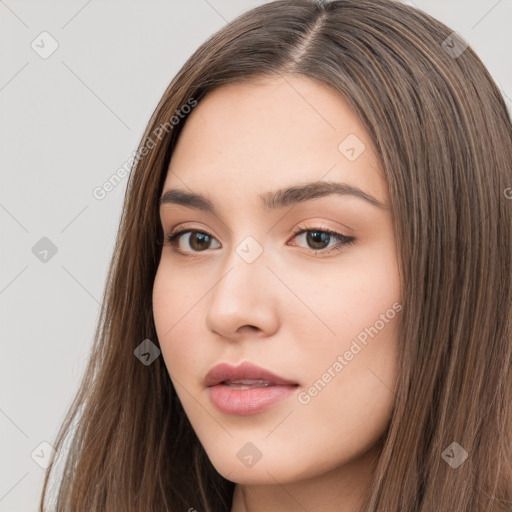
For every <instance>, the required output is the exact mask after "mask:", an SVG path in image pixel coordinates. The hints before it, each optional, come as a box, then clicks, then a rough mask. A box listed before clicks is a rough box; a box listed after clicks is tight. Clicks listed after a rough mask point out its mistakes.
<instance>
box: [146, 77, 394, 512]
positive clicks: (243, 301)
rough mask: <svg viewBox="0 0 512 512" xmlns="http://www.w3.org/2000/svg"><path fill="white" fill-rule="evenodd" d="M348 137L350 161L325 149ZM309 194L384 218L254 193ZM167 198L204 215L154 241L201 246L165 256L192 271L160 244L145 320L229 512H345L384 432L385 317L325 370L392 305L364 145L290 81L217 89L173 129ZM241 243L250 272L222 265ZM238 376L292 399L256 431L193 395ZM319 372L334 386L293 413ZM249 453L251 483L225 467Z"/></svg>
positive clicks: (170, 224) (241, 470) (310, 91)
mask: <svg viewBox="0 0 512 512" xmlns="http://www.w3.org/2000/svg"><path fill="white" fill-rule="evenodd" d="M349 134H356V135H357V137H358V138H359V139H360V140H361V141H362V142H363V143H364V144H365V146H366V148H365V149H364V151H363V152H362V153H361V154H360V155H359V156H358V157H357V158H356V159H355V160H354V161H350V160H349V159H348V158H347V157H346V156H345V154H343V153H342V152H341V151H340V150H339V149H338V146H339V144H340V143H341V142H342V141H343V140H344V139H345V137H347V136H348V135H349ZM308 181H335V182H339V183H348V184H350V185H353V186H356V187H359V188H360V189H362V190H363V191H364V192H366V193H367V194H370V195H371V196H373V197H374V198H376V199H377V200H378V201H380V202H381V203H382V204H383V205H384V206H385V208H378V207H376V206H373V205H372V204H370V203H368V202H366V201H364V200H362V199H360V198H357V197H353V196H349V195H328V196H324V197H320V198H316V199H313V200H309V201H306V202H303V203H299V204H296V205H294V206H288V207H285V208H282V209H280V210H275V211H271V210H268V211H267V210H264V209H263V208H262V207H261V205H260V202H259V199H258V194H259V193H262V192H267V191H273V190H276V189H279V188H282V187H286V186H291V185H297V184H301V183H304V182H308ZM170 188H179V189H181V190H186V191H189V192H190V191H193V192H197V193H201V194H203V195H206V196H207V197H209V198H210V200H211V201H212V202H213V203H214V205H215V207H216V208H217V209H218V215H213V214H211V213H207V212H203V211H200V210H194V209H191V208H188V207H186V206H183V205H173V204H165V205H163V206H162V207H161V210H160V214H161V222H162V228H163V231H164V235H168V234H169V233H170V232H171V230H174V231H176V230H177V229H176V228H179V229H182V228H189V229H196V230H203V231H205V232H207V233H208V234H210V236H211V237H212V238H211V239H209V240H210V242H209V245H208V239H207V241H206V242H205V241H204V239H203V240H202V241H201V240H199V242H200V243H197V236H196V237H195V240H194V239H193V237H194V233H190V232H189V233H185V234H182V235H181V238H180V239H179V241H178V244H179V245H178V247H180V248H181V249H182V250H183V251H185V252H186V253H188V254H191V255H192V256H185V255H182V254H179V253H178V252H176V251H174V250H173V248H172V246H171V245H170V244H169V243H165V244H164V246H163V247H162V254H161V260H160V263H159V267H158V271H157V274H156V277H155V282H154V289H153V308H154V319H155V325H156V329H157V334H158V339H159V341H160V344H161V348H162V357H163V358H164V361H165V364H166V366H167V369H168V372H169V375H170V378H171V380H172V383H173V385H174V387H175V389H176V392H177V394H178V396H179V398H180V400H181V403H182V405H183V408H184V410H185V412H186V414H187V416H188V418H189V420H190V422H191V424H192V427H193V428H194V430H195V432H196V434H197V436H198V438H199V440H200V441H201V443H202V445H203V446H204V449H205V451H206V453H207V454H208V457H209V458H210V460H211V462H212V464H213V465H214V467H215V468H216V470H217V471H218V472H219V473H220V474H221V475H222V476H224V477H225V478H227V479H229V480H231V481H233V482H236V483H237V486H236V488H235V493H234V498H233V507H232V512H242V511H250V512H257V511H268V510H280V511H299V510H300V511H303V510H304V509H306V510H308V511H310V512H314V511H322V512H327V511H334V510H336V511H337V512H340V511H341V512H353V511H355V510H356V509H357V504H358V503H359V500H360V499H361V498H362V496H363V492H364V487H365V486H366V485H368V484H369V483H370V480H371V475H372V470H373V468H374V465H375V462H376V459H377V457H378V455H379V449H378V447H377V446H376V442H377V440H378V439H379V437H380V436H381V435H382V434H383V433H384V432H385V430H386V428H387V426H388V424H389V420H390V416H391V406H392V400H393V389H394V386H395V382H396V377H397V361H398V347H397V333H398V330H397V320H398V318H399V315H400V313H398V312H397V313H396V315H394V318H393V319H390V318H389V316H390V314H389V315H388V316H386V319H387V322H384V327H383V328H381V329H380V330H378V334H376V335H374V336H373V337H368V340H367V344H366V345H364V344H362V343H358V345H359V346H360V347H361V350H360V351H359V352H358V353H357V354H356V355H354V356H353V358H352V359H351V360H350V361H346V359H345V362H346V363H347V364H346V366H343V369H342V370H341V371H338V372H335V371H334V372H333V370H332V366H333V363H334V362H335V361H336V360H337V357H338V356H340V355H341V356H342V357H343V354H345V352H346V351H347V350H349V349H350V347H351V344H352V342H353V341H354V340H355V339H356V337H357V336H358V335H360V333H362V332H364V330H365V328H369V327H370V326H374V325H376V321H378V320H379V318H382V316H381V315H383V314H386V311H388V310H389V309H390V308H391V309H393V308H392V305H393V304H394V303H400V300H401V292H400V279H399V269H398V264H397V252H396V246H395V237H394V231H393V226H392V220H391V210H390V209H389V196H388V187H387V183H386V180H385V178H384V174H383V172H382V168H381V163H380V161H379V158H378V155H377V152H376V150H375V148H374V146H373V144H372V142H371V140H370V137H369V135H368V133H367V131H366V130H365V129H364V126H363V125H362V123H361V121H360V120H359V118H358V117H357V116H356V115H355V113H354V112H353V111H352V110H351V109H350V107H349V106H348V104H347V103H346V101H345V100H344V98H343V97H342V96H341V95H340V94H339V93H337V92H336V91H334V90H332V89H330V88H328V87H327V86H325V85H323V84H319V83H316V82H314V81H311V80H308V79H305V78H299V77H297V76H285V77H280V78H279V79H266V80H264V81H262V80H258V81H253V82H251V83H250V84H236V85H234V84H229V85H223V86H221V87H219V88H217V89H216V90H214V91H212V92H211V93H210V94H208V95H207V96H206V97H205V98H204V99H203V100H202V101H201V102H200V103H199V104H198V105H197V106H196V107H195V108H194V110H193V111H192V113H191V115H190V117H189V118H188V120H187V122H186V124H185V126H184V128H183V132H182V133H181V136H180V139H179V142H178V145H177V147H176V149H175V151H174V154H173V157H172V159H171V162H170V166H169V171H168V173H167V177H166V180H165V184H164V188H163V191H164V192H165V191H167V190H168V189H170ZM300 226H303V229H309V230H311V231H315V230H318V229H322V228H324V229H325V228H327V229H330V230H334V231H337V232H339V233H341V234H344V235H346V236H353V237H354V238H355V239H356V240H355V242H354V243H353V244H351V245H346V246H341V244H340V243H339V242H338V240H337V239H336V238H332V237H331V238H330V239H329V237H328V236H326V238H325V241H324V242H323V243H322V241H321V240H320V241H319V240H318V239H315V240H313V241H311V240H309V241H308V233H304V234H299V235H295V236H294V235H293V231H294V230H295V229H296V228H297V227H300ZM311 231H309V233H310V234H311ZM249 235H250V236H251V237H253V238H254V239H255V240H256V241H257V243H258V244H259V246H260V247H261V249H262V250H263V252H262V253H261V255H260V256H259V257H258V258H257V259H256V260H255V261H253V262H252V263H247V261H245V260H244V259H243V258H242V257H240V256H239V254H238V253H237V252H236V249H237V246H238V245H239V244H241V242H242V241H244V239H245V238H246V237H247V236H249ZM315 241H316V244H315ZM201 242H202V244H203V245H201ZM335 246H338V247H340V246H341V251H333V247H335ZM251 247H252V246H251ZM251 250H253V249H251ZM315 251H316V252H315ZM379 325H380V324H379ZM243 361H251V362H253V363H255V364H257V365H259V366H262V367H264V368H266V369H269V370H270V371H272V372H274V373H276V374H277V375H279V376H282V377H284V378H287V379H290V380H292V381H295V382H297V383H298V384H299V386H298V387H297V388H296V392H294V393H293V394H292V395H291V396H289V397H287V398H286V399H284V400H282V401H280V402H277V403H275V404H273V405H272V406H271V407H270V408H268V409H267V410H265V411H263V412H261V413H258V414H255V415H251V416H235V415H228V414H224V413H222V412H220V411H219V410H218V409H216V408H215V406H214V405H213V403H212V402H211V401H210V399H209V394H208V392H207V389H206V388H205V386H204V385H203V379H204V378H205V376H206V374H207V373H208V371H209V370H210V369H211V368H212V367H213V366H215V365H216V364H218V363H220V362H228V363H231V364H233V365H237V364H239V363H241V362H243ZM328 368H331V374H334V375H335V377H333V378H331V380H330V382H328V383H327V384H326V385H325V386H324V387H323V388H322V389H321V391H320V392H318V393H317V394H316V396H313V397H310V401H309V402H308V403H307V404H304V403H301V402H300V401H299V399H298V397H299V393H302V395H301V396H302V397H304V394H305V393H306V392H307V390H308V389H309V388H310V387H311V386H312V385H313V384H314V383H315V382H316V381H318V379H321V378H322V376H323V375H324V374H325V373H326V371H327V369H328ZM248 442H251V443H253V444H254V445H255V446H256V447H257V449H258V450H259V452H260V453H261V459H260V460H259V461H258V462H257V463H256V464H254V465H253V466H252V467H247V466H246V465H244V464H243V463H242V462H241V461H240V460H239V458H238V457H237V452H238V451H239V450H240V449H241V448H242V447H243V446H244V445H245V444H246V443H248Z"/></svg>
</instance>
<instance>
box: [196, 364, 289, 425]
mask: <svg viewBox="0 0 512 512" xmlns="http://www.w3.org/2000/svg"><path fill="white" fill-rule="evenodd" d="M205 386H206V388H207V390H208V393H209V397H210V399H211V401H212V403H213V405H214V406H215V407H216V408H217V409H218V410H219V411H221V412H222V413H224V414H229V415H236V416H248V415H252V414H257V413H260V412H263V411H264V410H266V409H267V408H269V407H270V406H271V405H273V404H275V403H276V402H279V401H281V400H284V399H285V398H287V397H289V396H290V395H291V394H292V393H294V392H295V390H296V388H298V387H299V384H298V383H297V382H294V381H292V380H289V379H285V378H283V377H280V376H278V375H276V374H274V373H272V372H270V371H269V370H266V369H264V368H260V367H259V366H255V365H253V364H252V363H248V362H246V363H243V364H242V365H240V366H231V365H229V364H226V363H223V364H220V365H217V366H214V367H213V368H212V369H211V370H210V372H209V373H208V375H207V376H206V378H205Z"/></svg>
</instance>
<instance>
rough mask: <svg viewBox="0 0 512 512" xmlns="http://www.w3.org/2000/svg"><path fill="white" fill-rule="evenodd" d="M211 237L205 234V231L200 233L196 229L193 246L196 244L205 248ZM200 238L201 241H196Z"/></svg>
mask: <svg viewBox="0 0 512 512" xmlns="http://www.w3.org/2000/svg"><path fill="white" fill-rule="evenodd" d="M209 238H210V237H209V236H208V235H205V234H204V233H198V232H197V231H195V232H194V234H193V236H192V237H191V245H192V247H194V246H195V245H196V248H198V249H204V248H205V247H208V242H209V240H208V239H209ZM198 239H199V240H200V241H199V243H196V242H197V241H198ZM205 242H206V243H205Z"/></svg>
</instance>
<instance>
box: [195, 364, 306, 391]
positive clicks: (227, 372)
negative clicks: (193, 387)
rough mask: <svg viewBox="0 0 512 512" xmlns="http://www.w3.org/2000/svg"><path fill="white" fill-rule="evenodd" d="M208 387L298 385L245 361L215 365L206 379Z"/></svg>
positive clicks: (205, 382)
mask: <svg viewBox="0 0 512 512" xmlns="http://www.w3.org/2000/svg"><path fill="white" fill-rule="evenodd" d="M204 384H205V386H206V387H211V386H216V385H218V384H226V385H228V386H230V385H238V386H243V385H245V386H251V387H264V386H272V385H274V386H298V383H297V382H294V381H292V380H290V379H285V378H284V377H280V376H279V375H276V374H275V373H272V372H271V371H269V370H266V369H265V368H261V367H260V366H256V365H255V364H252V363H249V362H244V363H242V364H241V365H239V366H232V365H230V364H228V363H221V364H218V365H216V366H214V367H213V368H212V369H211V370H210V371H209V372H208V374H207V375H206V378H205V380H204Z"/></svg>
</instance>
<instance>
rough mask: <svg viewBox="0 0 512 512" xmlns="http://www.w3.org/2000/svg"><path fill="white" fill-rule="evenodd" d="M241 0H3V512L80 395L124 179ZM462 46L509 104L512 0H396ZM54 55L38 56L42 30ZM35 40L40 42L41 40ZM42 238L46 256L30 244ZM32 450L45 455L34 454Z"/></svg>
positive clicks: (18, 497) (35, 487) (32, 506)
mask: <svg viewBox="0 0 512 512" xmlns="http://www.w3.org/2000/svg"><path fill="white" fill-rule="evenodd" d="M263 3H266V2H264V1H256V0H243V1H240V0H239V1H236V2H235V1H234V0H232V1H228V0H208V1H206V0H189V1H169V0H168V1H156V0H150V1H148V0H146V1H142V0H138V1H134V0H131V1H127V0H122V1H113V0H102V1H99V0H88V1H87V0H72V1H70V0H67V1H59V2H57V1H46V2H41V1H21V0H5V1H4V0H0V38H1V40H0V53H1V60H0V62H1V67H0V102H1V117H0V119H1V123H0V130H1V136H0V140H1V149H0V160H1V171H2V176H1V180H2V181H1V187H0V226H1V235H0V236H1V246H0V247H1V252H0V255H1V260H0V315H1V317H0V329H1V338H0V340H1V344H2V345H1V349H2V350H1V355H0V364H1V367H0V512H35V511H36V510H37V505H38V503H39V496H40V491H41V486H42V481H43V474H44V470H43V469H42V468H41V467H40V466H38V465H37V464H36V462H34V460H33V459H32V457H31V454H32V453H33V452H34V450H36V452H37V453H40V454H41V453H43V452H44V451H45V450H47V448H44V445H43V447H40V446H39V445H40V443H41V442H44V441H47V442H50V443H52V442H53V440H54V438H55V435H56V433H57V430H58V428H59V426H60V424H61V422H62V420H63V419H64V415H65V412H66V410H67V407H68V406H69V405H70V403H71V401H72V399H73V397H74V394H75V391H76V390H77V387H78V384H79V380H80V376H81V374H82V371H83V369H84V367H85V363H86V361H87V357H88V353H89V350H90V347H91V344H92V337H93V333H94V328H95V324H96V320H97V317H98V314H99V303H100V301H101V297H102V294H103V287H104V284H105V278H106V272H107V267H108V264H109V261H110V257H111V254H112V250H113V246H114V240H115V234H116V230H117V225H118V221H119V218H120V212H121V207H122V200H123V198H124V192H125V186H126V179H125V180H124V181H123V182H121V184H119V185H118V186H117V187H116V188H115V189H114V190H113V191H112V192H110V193H108V195H107V196H106V197H105V198H104V199H103V200H101V201H100V200H97V199H95V197H93V194H92V190H93V189H94V188H95V187H97V186H101V185H102V184H103V183H104V182H105V181H106V180H107V179H108V178H109V177H110V176H111V175H112V174H113V173H115V172H116V170H117V169H118V168H119V167H121V166H122V165H123V164H124V163H125V162H126V161H127V160H128V159H129V157H130V156H131V155H132V153H133V152H134V151H135V150H136V148H137V145H138V142H139V139H140V137H141V135H142V132H143V130H144V127H145V125H146V123H147V121H148V120H149V117H150V115H151V113H152V112H153V109H154V107H155V106H156V104H157V102H158V100H159V99H160V96H161V94H162V93H163V91H164V89H165V88H166V87H167V85H168V83H169V82H170V81H171V79H172V77H173V76H174V75H175V74H176V73H177V72H178V70H179V69H180V67H181V66H182V65H183V64H184V62H185V60H186V59H187V58H188V57H189V56H190V55H191V54H192V53H193V51H194V50H195V49H196V48H197V47H198V46H199V45H200V44H201V43H202V42H204V41H205V40H206V38H207V37H208V36H210V35H211V34H212V33H214V32H216V31H217V30H218V29H220V28H221V27H223V26H224V25H225V24H226V23H227V22H228V21H230V20H232V19H233V18H235V17H236V16H238V15H239V14H241V13H242V12H245V11H246V10H248V9H250V8H252V7H255V6H257V5H260V4H263ZM407 3H409V4H410V5H415V6H417V7H419V8H421V9H422V10H424V11H426V12H427V13H429V14H431V15H433V16H434V17H436V18H438V19H439V20H440V21H442V22H444V23H446V24H447V25H448V26H450V27H451V28H452V29H453V30H455V31H457V32H458V33H459V34H460V35H462V37H463V38H464V39H465V40H466V41H467V42H469V44H470V45H471V46H472V47H473V48H474V50H475V51H476V52H477V53H478V54H479V56H480V58H481V59H482V60H483V62H484V63H485V64H486V66H487V67H488V69H489V71H490V73H491V75H492V76H493V77H494V79H495V80H496V82H497V84H498V86H499V87H500V88H501V90H502V92H503V94H504V96H505V98H506V99H507V102H508V105H509V108H511V106H512V104H511V101H510V98H511V97H512V59H511V58H510V50H511V48H512V31H511V30H510V28H511V27H510V25H511V21H512V0H500V1H496V0H489V1H487V0H472V1H468V0H457V1H455V0H452V1H447V0H423V1H422V0H416V1H414V2H407ZM44 31H46V32H48V33H49V34H51V36H52V37H53V38H54V39H55V40H56V41H57V43H58V45H59V46H58V49H57V50H56V51H55V52H54V53H53V54H52V55H51V56H50V57H48V58H46V59H43V58H41V57H40V56H39V55H38V54H37V53H36V52H35V51H34V50H33V49H32V47H31V44H32V41H34V40H35V41H36V43H37V41H38V36H39V35H40V34H41V32H44ZM45 47H46V48H48V47H49V41H47V42H46V44H45ZM42 237H47V238H49V239H50V240H51V241H52V242H53V244H55V246H56V247H57V253H56V254H55V255H54V256H53V257H52V258H51V259H49V260H48V261H47V262H46V263H43V262H41V261H40V260H39V259H38V258H37V257H36V256H35V255H34V254H33V252H32V247H33V246H34V245H35V244H36V243H37V242H38V241H39V240H40V239H41V238H42ZM41 450H43V452H41Z"/></svg>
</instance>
